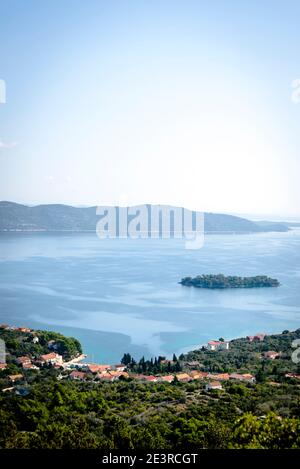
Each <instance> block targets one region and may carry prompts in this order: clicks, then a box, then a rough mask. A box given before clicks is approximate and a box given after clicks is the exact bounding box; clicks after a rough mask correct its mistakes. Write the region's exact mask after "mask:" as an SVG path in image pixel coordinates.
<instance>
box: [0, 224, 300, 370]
mask: <svg viewBox="0 0 300 469" xmlns="http://www.w3.org/2000/svg"><path fill="white" fill-rule="evenodd" d="M201 273H224V274H225V275H259V274H266V275H270V276H273V277H276V278H278V279H279V280H280V282H281V283H282V286H280V287H279V288H270V289H268V288H266V289H249V290H224V291H216V290H197V289H192V288H188V287H183V286H181V285H179V284H178V281H179V280H180V279H181V278H182V277H183V276H187V275H191V276H194V275H197V274H201ZM299 287H300V230H293V231H290V232H288V233H266V234H254V235H209V236H206V239H205V244H204V247H203V248H202V249H200V250H198V251H191V250H185V249H184V242H183V241H181V240H150V239H149V240H147V239H146V240H130V239H128V240H117V239H116V240H99V239H98V238H97V236H96V234H94V233H80V234H60V233H59V234H58V233H27V234H26V233H14V234H9V233H7V234H3V233H2V234H1V235H0V322H1V323H9V324H12V325H24V326H30V327H33V328H44V329H51V330H55V331H59V332H62V333H64V334H66V335H73V336H76V337H77V338H79V339H80V341H81V342H82V344H83V347H84V351H85V353H87V354H88V359H89V360H90V361H97V362H102V363H104V362H109V363H113V362H119V361H120V358H121V357H122V355H123V353H124V352H130V353H131V354H132V355H134V356H135V357H136V358H137V359H138V358H140V357H141V356H142V355H145V356H146V357H150V356H154V355H158V354H160V355H167V356H169V355H171V354H172V353H173V352H175V353H177V354H178V353H180V352H182V351H188V350H191V349H194V348H196V347H198V346H199V345H201V344H203V343H205V342H206V341H207V340H209V339H214V338H219V337H221V336H222V337H224V338H226V339H231V338H234V337H240V336H245V335H248V334H254V333H256V332H281V331H282V330H284V329H290V330H293V329H296V328H298V327H300V288H299Z"/></svg>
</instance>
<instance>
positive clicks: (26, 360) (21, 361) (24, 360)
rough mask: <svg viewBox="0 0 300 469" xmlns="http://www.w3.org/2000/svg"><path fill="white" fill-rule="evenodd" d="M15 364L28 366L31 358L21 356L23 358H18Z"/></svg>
mask: <svg viewBox="0 0 300 469" xmlns="http://www.w3.org/2000/svg"><path fill="white" fill-rule="evenodd" d="M16 362H17V364H18V365H22V366H24V365H30V363H31V358H30V357H27V356H23V357H18V358H17V359H16Z"/></svg>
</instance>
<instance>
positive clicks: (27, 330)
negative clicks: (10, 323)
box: [16, 327, 31, 334]
mask: <svg viewBox="0 0 300 469" xmlns="http://www.w3.org/2000/svg"><path fill="white" fill-rule="evenodd" d="M16 330H17V331H19V332H23V333H24V334H26V333H29V332H31V329H28V327H17V328H16Z"/></svg>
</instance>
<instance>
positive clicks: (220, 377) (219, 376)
mask: <svg viewBox="0 0 300 469" xmlns="http://www.w3.org/2000/svg"><path fill="white" fill-rule="evenodd" d="M208 377H209V378H213V379H215V380H218V381H227V380H228V379H229V373H216V374H210V375H209V376H208Z"/></svg>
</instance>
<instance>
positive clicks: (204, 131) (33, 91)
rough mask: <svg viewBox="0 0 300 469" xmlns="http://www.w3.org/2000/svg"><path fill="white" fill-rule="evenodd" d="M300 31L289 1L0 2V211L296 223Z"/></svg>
mask: <svg viewBox="0 0 300 469" xmlns="http://www.w3.org/2000/svg"><path fill="white" fill-rule="evenodd" d="M299 23H300V2H299V1H298V0H281V1H277V0H264V1H261V0H244V1H240V0H206V1H204V0H203V1H202V0H196V1H193V0H184V1H183V0H182V1H177V0H163V1H161V0H147V1H145V0H138V1H135V0H121V1H117V0H110V1H109V2H108V1H104V0H85V1H83V0H81V1H78V0H43V1H39V0H26V1H25V0H0V200H11V201H15V202H19V203H25V204H41V203H65V204H71V205H105V204H109V205H111V204H115V205H116V204H121V205H134V204H143V203H155V204H156V203H158V204H170V205H179V206H184V207H186V208H189V209H197V210H205V211H211V212H225V213H236V214H238V213H249V214H256V215H258V216H265V215H269V216H274V217H276V216H297V217H298V216H300V184H299V173H300V171H299V170H300V163H299V161H300V160H299V148H300V145H299V144H300V53H299V52H300V51H299V44H300V28H299ZM297 80H298V81H297ZM4 84H5V87H6V90H4ZM1 85H2V88H1ZM4 91H5V93H4ZM4 95H5V96H4ZM1 96H2V99H1ZM4 97H5V103H4Z"/></svg>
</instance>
